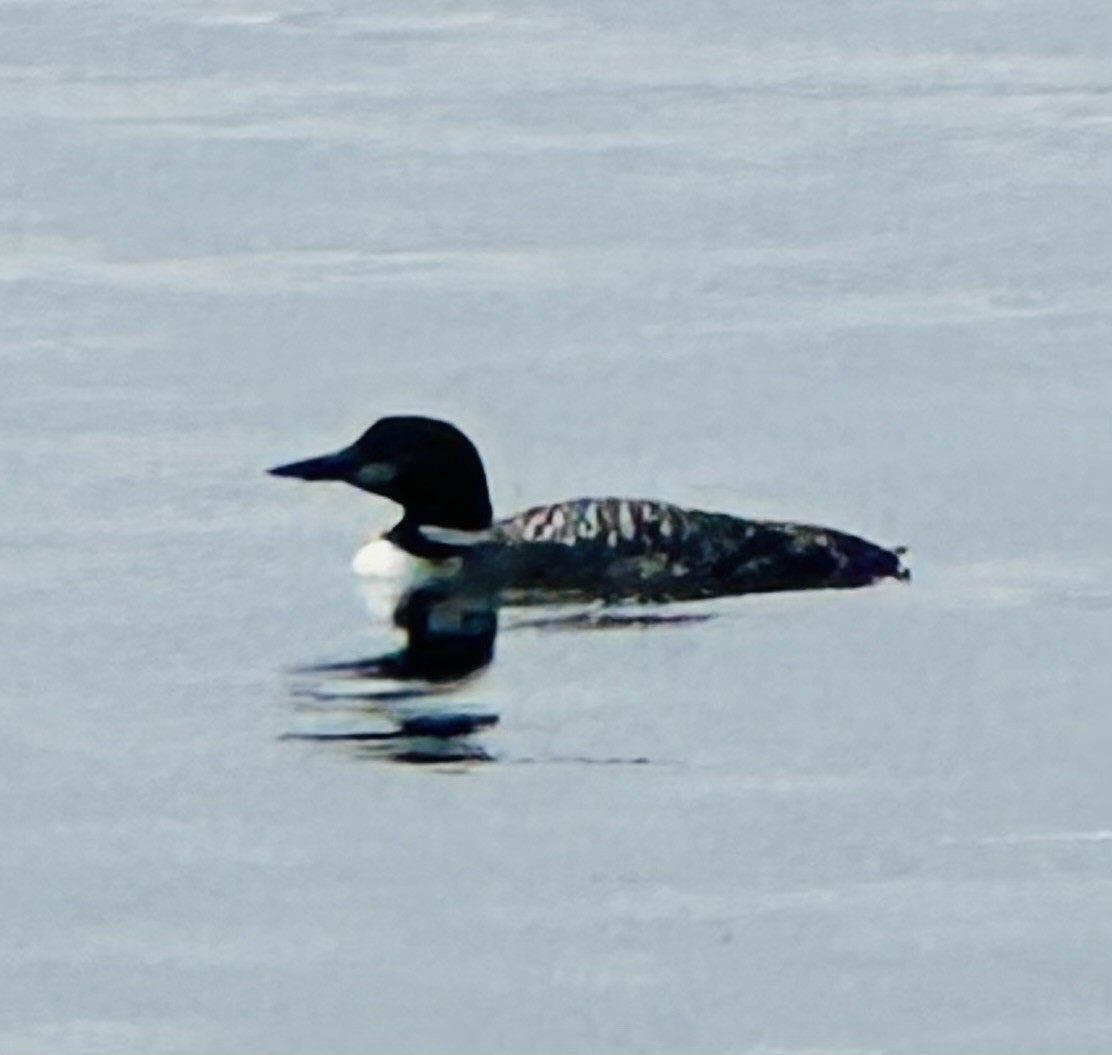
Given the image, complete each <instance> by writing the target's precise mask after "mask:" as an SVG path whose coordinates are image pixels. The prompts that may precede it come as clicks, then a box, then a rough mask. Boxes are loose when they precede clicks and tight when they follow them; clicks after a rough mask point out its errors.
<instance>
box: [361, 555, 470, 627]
mask: <svg viewBox="0 0 1112 1055" xmlns="http://www.w3.org/2000/svg"><path fill="white" fill-rule="evenodd" d="M351 566H352V569H353V570H354V571H355V574H356V575H358V576H359V585H360V588H361V590H362V593H363V598H364V600H365V601H366V604H367V607H368V609H369V610H370V612H371V615H372V616H374V617H375V618H376V619H391V618H392V617H393V615H394V611H395V609H396V608H397V607H398V602H399V601H400V600H401V599H402V597H403V596H404V595H405V594H406V593H408V592H409V591H410V590H412V589H413V588H414V587H417V586H420V585H422V584H423V583H427V582H429V580H431V579H437V578H445V577H448V576H451V575H454V574H455V573H456V572H457V571H459V566H460V561H459V560H458V559H457V558H450V559H448V560H437V561H434V560H422V559H421V558H420V557H414V556H413V555H412V554H409V553H406V551H405V550H404V549H401V548H400V547H399V546H395V545H394V543H393V542H390V541H389V540H388V539H385V538H374V539H371V541H370V542H368V543H366V544H365V545H363V546H361V547H360V548H359V550H358V552H357V553H356V554H355V556H354V557H353V558H352V561H351Z"/></svg>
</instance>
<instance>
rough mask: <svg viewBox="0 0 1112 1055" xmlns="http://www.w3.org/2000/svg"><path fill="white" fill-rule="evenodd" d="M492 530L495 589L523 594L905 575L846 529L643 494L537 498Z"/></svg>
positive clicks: (621, 597)
mask: <svg viewBox="0 0 1112 1055" xmlns="http://www.w3.org/2000/svg"><path fill="white" fill-rule="evenodd" d="M492 535H493V538H492V543H493V545H494V546H500V547H501V548H502V550H504V551H505V556H504V557H502V558H501V564H502V571H501V572H500V573H496V574H498V577H499V578H500V579H502V580H503V582H504V585H503V587H502V591H501V592H502V593H503V595H504V597H505V598H506V599H507V600H510V601H511V602H513V601H518V602H520V603H528V602H532V601H535V600H537V599H541V598H543V597H544V596H545V595H547V594H553V593H555V594H562V595H572V596H574V595H582V596H583V597H595V598H600V599H602V600H605V601H609V602H612V603H613V602H626V601H673V600H692V599H698V598H705V597H715V596H722V595H724V594H735V593H766V592H771V591H777V590H798V589H815V588H821V587H842V588H845V587H854V586H865V585H868V584H869V583H872V582H875V581H876V580H877V579H881V578H887V577H895V578H906V576H907V573H906V571H905V570H904V568H903V567H902V565H901V563H900V559H899V555H898V554H897V553H893V552H891V551H889V550H886V549H884V548H882V547H880V546H877V545H875V544H873V543H871V542H868V541H866V540H865V539H862V538H858V537H857V536H855V535H849V534H846V533H845V532H840V531H835V530H833V529H830V528H824V527H816V526H812V525H807V524H791V523H780V522H775V521H764V520H746V519H743V518H740V517H735V516H730V515H727V514H725V513H708V512H703V511H701V510H694V509H683V508H681V507H679V506H675V505H671V504H669V503H666V502H654V501H646V500H640V499H625V498H579V499H574V500H572V501H569V502H560V503H558V504H556V505H548V506H537V507H534V508H532V509H527V510H525V511H524V512H521V513H518V514H517V515H516V516H513V517H510V518H509V519H507V520H502V521H499V522H497V523H496V524H495V525H494V528H493V532H492ZM507 544H508V545H507Z"/></svg>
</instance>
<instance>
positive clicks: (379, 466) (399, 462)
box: [269, 417, 492, 531]
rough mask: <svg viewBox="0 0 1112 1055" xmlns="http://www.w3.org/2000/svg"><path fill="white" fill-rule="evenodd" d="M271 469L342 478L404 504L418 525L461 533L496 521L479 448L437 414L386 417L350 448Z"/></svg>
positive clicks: (310, 476) (316, 477)
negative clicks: (438, 419)
mask: <svg viewBox="0 0 1112 1055" xmlns="http://www.w3.org/2000/svg"><path fill="white" fill-rule="evenodd" d="M269 471H270V473H271V474H272V475H273V476H292V477H295V478H296V479H299V480H342V481H343V482H344V483H348V484H351V485H352V486H353V487H358V488H359V489H360V490H363V491H369V492H370V493H371V494H376V495H382V496H383V497H384V498H389V499H391V500H392V501H394V502H397V503H398V504H399V505H400V506H402V508H403V509H404V510H405V520H406V521H409V522H410V523H413V524H418V525H424V524H429V525H436V526H437V527H445V528H456V529H459V530H461V531H481V530H483V529H484V528H488V527H490V524H491V517H492V513H491V507H490V495H489V492H488V491H487V482H486V473H485V472H484V471H483V463H482V459H480V457H479V452H478V451H477V450H476V449H475V445H474V444H473V443H472V442H471V441H470V440H469V439H468V438H467V437H466V436H465V435H464V434H463V433H462V432H460V430H459V429H457V428H456V427H455V426H454V425H450V424H449V423H448V422H446V421H437V420H436V419H435V418H422V417H391V418H381V419H380V420H378V421H376V422H375V423H374V424H373V425H372V426H371V427H370V428H369V429H367V431H366V432H364V433H363V435H362V436H360V437H359V439H357V440H356V441H355V442H354V443H353V444H352V445H351V446H350V447H344V448H343V450H339V451H336V452H335V453H334V454H325V455H322V456H321V457H319V458H309V459H307V460H305V461H301V462H291V463H290V464H289V465H279V466H277V467H276V468H274V469H271V470H269Z"/></svg>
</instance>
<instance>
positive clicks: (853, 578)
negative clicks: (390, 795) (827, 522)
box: [269, 417, 910, 625]
mask: <svg viewBox="0 0 1112 1055" xmlns="http://www.w3.org/2000/svg"><path fill="white" fill-rule="evenodd" d="M269 471H270V473H271V474H273V475H275V476H288V477H295V478H297V479H301V480H339V481H343V482H344V483H348V484H351V485H352V486H354V487H358V488H360V489H361V490H363V491H369V492H370V493H372V494H376V495H382V496H383V497H385V498H389V499H391V500H393V501H394V502H397V503H398V504H399V505H400V506H401V507H402V510H403V514H402V518H401V520H400V521H399V522H398V523H397V524H395V525H394V527H393V528H391V530H390V531H388V532H387V533H386V534H385V535H383V536H381V537H380V538H377V539H372V540H371V541H370V542H368V543H367V544H366V545H365V546H364V547H363V548H362V549H360V550H359V552H358V553H357V554H356V556H355V559H354V561H353V565H354V567H355V570H356V572H357V573H359V574H360V575H362V576H364V577H365V578H367V579H370V580H372V581H373V580H377V579H385V578H391V579H402V580H406V581H407V582H410V583H413V582H419V583H423V584H428V583H430V582H433V583H437V582H440V583H442V584H443V585H444V586H445V587H448V588H449V589H451V590H453V591H454V590H459V591H461V592H463V593H472V594H483V595H485V596H487V597H489V598H492V599H495V600H494V603H496V604H497V605H528V604H552V603H562V602H583V601H590V602H598V601H601V602H603V603H606V604H618V603H631V602H668V601H688V600H698V599H706V598H712V597H723V596H728V595H734V594H745V593H768V592H772V591H780V590H812V589H822V588H849V587H858V586H867V585H869V584H870V583H874V582H876V581H877V580H879V579H885V578H892V579H903V580H906V579H908V578H910V573H909V572H908V570H907V569H906V568H905V567H904V565H903V563H902V562H901V560H900V555H901V553H902V551H901V550H897V551H892V550H887V549H884V548H882V547H881V546H878V545H876V544H874V543H872V542H868V541H866V540H865V539H862V538H858V537H857V536H855V535H849V534H846V533H845V532H841V531H835V530H832V529H830V528H825V527H816V526H812V525H808V524H792V523H782V522H775V521H764V520H746V519H742V518H740V517H735V516H730V515H728V514H725V513H708V512H703V511H701V510H695V509H683V508H680V507H679V506H675V505H671V504H669V503H666V502H657V501H645V500H640V499H627V498H577V499H573V500H571V501H567V502H559V503H556V504H555V505H544V506H535V507H533V508H530V509H526V510H525V511H523V512H521V513H518V514H516V515H515V516H511V517H509V518H507V519H504V520H498V521H495V520H494V518H493V513H492V509H491V503H490V495H489V492H488V489H487V480H486V473H485V471H484V469H483V463H482V460H481V458H480V457H479V452H478V450H477V449H476V448H475V445H474V444H473V443H472V442H471V440H469V439H468V438H467V436H465V435H464V434H463V433H462V432H461V431H460V430H459V429H458V428H456V427H455V426H454V425H451V424H449V423H448V422H446V421H439V420H436V419H434V418H426V417H387V418H382V419H381V420H379V421H378V422H376V423H375V424H374V425H372V426H371V428H369V429H368V430H367V431H366V432H365V433H364V434H363V435H362V436H360V437H359V439H358V440H356V441H355V443H353V444H352V445H351V446H350V447H345V448H343V449H342V450H340V451H337V452H336V453H334V454H327V455H324V456H322V457H319V458H310V459H308V460H306V461H299V462H292V463H290V464H288V465H280V466H277V467H276V468H274V469H271V470H269ZM449 584H452V585H451V586H449ZM405 598H406V594H405V592H404V590H403V592H402V593H401V594H400V601H399V603H398V606H397V607H396V610H395V611H394V618H395V621H396V622H398V623H399V625H402V624H403V623H404V621H405V620H404V616H405V612H404V606H405V604H406V599H405Z"/></svg>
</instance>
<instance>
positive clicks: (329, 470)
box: [267, 447, 359, 483]
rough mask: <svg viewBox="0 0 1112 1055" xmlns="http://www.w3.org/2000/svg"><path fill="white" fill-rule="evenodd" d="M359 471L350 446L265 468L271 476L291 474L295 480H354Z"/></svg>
mask: <svg viewBox="0 0 1112 1055" xmlns="http://www.w3.org/2000/svg"><path fill="white" fill-rule="evenodd" d="M358 471H359V458H358V457H357V456H356V453H355V451H354V450H353V449H352V448H351V447H345V448H344V449H343V450H342V451H337V452H336V453H335V454H324V455H322V456H321V457H319V458H306V459H305V461H303V462H290V463H289V464H288V465H277V466H275V467H274V468H273V469H267V472H268V473H270V475H271V476H291V477H293V478H294V479H296V480H344V481H346V482H348V483H354V482H355V476H356V474H357V473H358Z"/></svg>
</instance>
